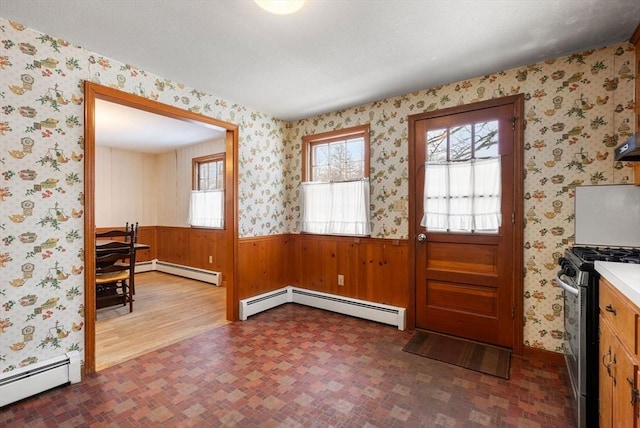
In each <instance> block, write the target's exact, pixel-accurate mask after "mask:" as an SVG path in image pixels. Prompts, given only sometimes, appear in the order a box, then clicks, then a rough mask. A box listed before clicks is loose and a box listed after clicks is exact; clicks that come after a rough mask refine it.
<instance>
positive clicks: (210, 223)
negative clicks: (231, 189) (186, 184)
mask: <svg viewBox="0 0 640 428" xmlns="http://www.w3.org/2000/svg"><path fill="white" fill-rule="evenodd" d="M189 224H190V225H191V226H201V227H211V228H222V227H224V190H193V191H191V201H190V204H189Z"/></svg>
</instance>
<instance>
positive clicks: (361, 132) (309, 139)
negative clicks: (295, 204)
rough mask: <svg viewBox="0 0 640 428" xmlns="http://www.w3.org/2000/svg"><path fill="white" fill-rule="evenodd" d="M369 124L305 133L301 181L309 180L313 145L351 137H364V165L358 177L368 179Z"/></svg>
mask: <svg viewBox="0 0 640 428" xmlns="http://www.w3.org/2000/svg"><path fill="white" fill-rule="evenodd" d="M369 135H370V125H369V124H366V125H358V126H353V127H350V128H344V129H338V130H335V131H328V132H322V133H319V134H313V135H305V136H303V137H302V181H305V182H311V181H312V180H311V165H312V162H311V160H312V159H311V157H312V154H313V146H314V145H319V144H328V143H333V142H336V141H345V140H349V139H353V138H360V137H362V138H363V139H364V144H363V145H364V147H363V148H364V153H363V156H364V166H363V176H362V177H361V178H360V179H368V178H369V172H370V155H369V153H370V151H369V146H370V138H369Z"/></svg>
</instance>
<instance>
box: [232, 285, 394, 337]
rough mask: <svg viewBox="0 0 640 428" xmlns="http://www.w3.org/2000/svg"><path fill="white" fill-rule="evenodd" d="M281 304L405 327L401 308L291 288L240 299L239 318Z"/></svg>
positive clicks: (242, 318)
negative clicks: (306, 307)
mask: <svg viewBox="0 0 640 428" xmlns="http://www.w3.org/2000/svg"><path fill="white" fill-rule="evenodd" d="M284 303H298V304H301V305H306V306H311V307H314V308H319V309H324V310H327V311H331V312H337V313H340V314H344V315H350V316H353V317H358V318H364V319H367V320H371V321H377V322H381V323H384V324H390V325H395V326H397V327H398V330H404V329H405V328H406V313H405V312H406V311H405V309H404V308H400V307H397V306H390V305H385V304H382V303H375V302H368V301H366V300H359V299H352V298H350V297H342V296H336V295H334V294H328V293H322V292H319V291H312V290H306V289H304V288H298V287H293V286H287V287H284V288H281V289H278V290H275V291H270V292H268V293H264V294H261V295H259V296H254V297H250V298H248V299H243V300H241V301H240V319H241V320H242V321H246V320H247V318H248V317H250V316H251V315H255V314H257V313H260V312H262V311H266V310H267V309H271V308H275V307H276V306H280V305H282V304H284Z"/></svg>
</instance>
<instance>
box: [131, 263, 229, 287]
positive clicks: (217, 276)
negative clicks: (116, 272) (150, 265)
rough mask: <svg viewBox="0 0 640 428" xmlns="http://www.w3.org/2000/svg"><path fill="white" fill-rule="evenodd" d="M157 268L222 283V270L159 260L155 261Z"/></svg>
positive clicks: (213, 282) (215, 283) (179, 274)
mask: <svg viewBox="0 0 640 428" xmlns="http://www.w3.org/2000/svg"><path fill="white" fill-rule="evenodd" d="M155 270H157V271H158V272H165V273H170V274H173V275H178V276H184V277H185V278H190V279H196V280H198V281H203V282H208V283H210V284H213V285H217V286H218V287H219V286H221V285H222V273H221V272H214V271H212V270H204V269H198V268H193V267H189V266H182V265H177V264H174V263H167V262H161V261H159V260H158V261H156V262H155ZM136 271H137V269H136Z"/></svg>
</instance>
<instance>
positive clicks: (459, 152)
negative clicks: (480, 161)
mask: <svg viewBox="0 0 640 428" xmlns="http://www.w3.org/2000/svg"><path fill="white" fill-rule="evenodd" d="M471 138H472V135H471V124H469V125H462V126H456V127H453V128H449V147H450V148H449V160H452V161H455V160H469V159H471V157H472V153H471V147H472V139H471Z"/></svg>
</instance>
